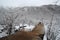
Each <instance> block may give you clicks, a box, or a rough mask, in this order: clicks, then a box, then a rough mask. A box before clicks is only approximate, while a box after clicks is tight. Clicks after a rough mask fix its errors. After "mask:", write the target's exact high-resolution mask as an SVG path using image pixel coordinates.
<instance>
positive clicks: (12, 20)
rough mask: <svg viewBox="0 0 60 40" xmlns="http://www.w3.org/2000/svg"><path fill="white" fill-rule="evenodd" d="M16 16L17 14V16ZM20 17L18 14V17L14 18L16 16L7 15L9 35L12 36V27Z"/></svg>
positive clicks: (6, 22)
mask: <svg viewBox="0 0 60 40" xmlns="http://www.w3.org/2000/svg"><path fill="white" fill-rule="evenodd" d="M15 15H16V14H15ZM17 17H18V14H17V15H16V16H14V14H9V15H5V20H4V22H5V24H6V25H7V26H6V28H7V30H8V31H7V34H8V35H10V34H11V33H12V27H13V23H14V21H15V19H16V18H17Z"/></svg>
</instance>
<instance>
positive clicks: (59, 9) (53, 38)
mask: <svg viewBox="0 0 60 40" xmlns="http://www.w3.org/2000/svg"><path fill="white" fill-rule="evenodd" d="M7 17H8V18H9V19H8V20H7V22H6V19H7ZM52 17H53V20H52ZM10 18H11V19H10ZM11 20H13V25H12V26H13V27H16V26H18V28H19V26H20V24H25V25H27V24H28V25H30V26H31V27H26V29H29V28H30V29H31V28H32V29H33V28H34V25H36V24H37V23H38V22H42V23H44V25H45V27H46V28H47V29H46V30H47V31H46V30H45V31H46V32H48V30H49V26H50V22H51V21H52V25H51V29H50V31H51V32H50V35H49V34H47V33H46V35H48V38H50V40H59V38H60V36H59V35H60V34H59V33H60V31H59V30H60V6H58V5H44V6H41V7H22V8H20V7H16V8H7V9H6V8H3V7H1V8H0V25H5V24H6V23H9V24H10V23H11V22H12V21H11ZM28 25H27V26H28ZM32 26H33V27H32ZM18 28H17V29H18ZM0 29H2V27H1V26H0ZM26 29H25V30H26ZM32 29H31V30H32ZM57 32H58V33H57ZM1 35H2V34H1V33H0V37H1ZM3 35H5V33H4V34H3Z"/></svg>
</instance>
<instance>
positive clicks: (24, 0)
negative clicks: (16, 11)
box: [0, 0, 56, 7]
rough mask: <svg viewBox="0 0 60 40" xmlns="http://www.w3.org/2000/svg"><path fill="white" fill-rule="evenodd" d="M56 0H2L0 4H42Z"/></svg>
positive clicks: (13, 5) (52, 2)
mask: <svg viewBox="0 0 60 40" xmlns="http://www.w3.org/2000/svg"><path fill="white" fill-rule="evenodd" d="M55 1H56V0H0V6H5V7H6V6H9V7H17V6H20V7H22V6H41V5H47V4H54V2H55Z"/></svg>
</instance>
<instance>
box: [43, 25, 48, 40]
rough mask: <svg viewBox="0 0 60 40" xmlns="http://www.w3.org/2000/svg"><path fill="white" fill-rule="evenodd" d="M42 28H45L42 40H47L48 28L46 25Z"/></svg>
mask: <svg viewBox="0 0 60 40" xmlns="http://www.w3.org/2000/svg"><path fill="white" fill-rule="evenodd" d="M44 27H45V34H44V38H43V40H47V32H48V29H47V28H48V26H47V25H44Z"/></svg>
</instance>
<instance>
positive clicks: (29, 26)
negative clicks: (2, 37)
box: [15, 24, 35, 31]
mask: <svg viewBox="0 0 60 40" xmlns="http://www.w3.org/2000/svg"><path fill="white" fill-rule="evenodd" d="M22 26H26V27H24V30H25V31H32V30H33V28H34V27H35V26H33V25H28V24H24V25H23V24H20V25H19V26H15V30H18V29H19V28H20V27H22Z"/></svg>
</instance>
